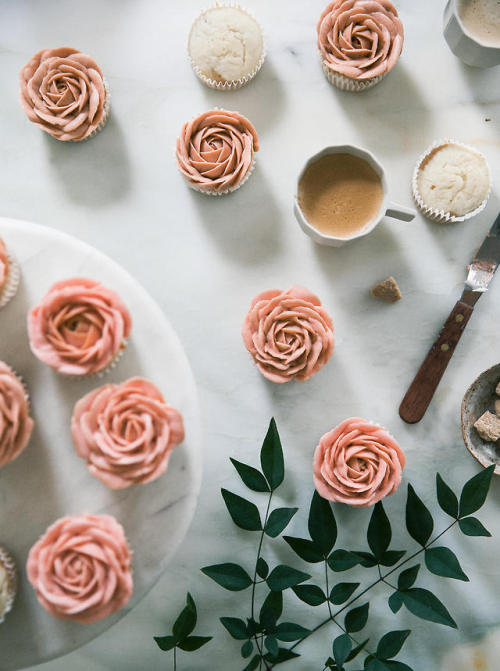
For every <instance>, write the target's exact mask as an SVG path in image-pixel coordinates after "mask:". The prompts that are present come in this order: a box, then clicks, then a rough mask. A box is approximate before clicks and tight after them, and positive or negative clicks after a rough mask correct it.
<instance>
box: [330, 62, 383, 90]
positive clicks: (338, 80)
mask: <svg viewBox="0 0 500 671" xmlns="http://www.w3.org/2000/svg"><path fill="white" fill-rule="evenodd" d="M319 58H320V62H321V68H322V70H323V72H324V74H325V77H326V78H327V79H328V81H329V82H330V84H333V86H336V87H337V88H338V89H341V90H342V91H351V92H352V93H360V92H361V91H366V90H367V89H371V88H372V87H373V86H375V85H376V84H378V83H379V82H380V81H382V79H384V77H385V76H386V75H387V72H385V73H384V74H383V75H377V76H376V77H371V78H370V79H354V77H346V75H343V74H341V73H340V72H335V71H334V70H331V69H330V68H329V67H328V65H327V64H326V62H325V61H324V60H323V57H322V55H321V53H319Z"/></svg>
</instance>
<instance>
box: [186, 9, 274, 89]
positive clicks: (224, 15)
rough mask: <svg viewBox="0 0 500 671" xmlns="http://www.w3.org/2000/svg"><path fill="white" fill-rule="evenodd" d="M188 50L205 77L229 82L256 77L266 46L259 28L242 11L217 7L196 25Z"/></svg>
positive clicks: (202, 17) (192, 31) (203, 15)
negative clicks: (251, 76) (253, 75)
mask: <svg viewBox="0 0 500 671" xmlns="http://www.w3.org/2000/svg"><path fill="white" fill-rule="evenodd" d="M188 50H189V55H190V57H191V60H192V62H193V65H194V66H195V67H197V68H198V69H199V70H200V72H201V73H202V74H203V75H205V76H206V77H208V78H210V79H213V80H214V81H217V82H230V81H234V80H238V79H242V78H244V77H248V76H249V75H251V74H253V73H254V71H255V70H256V69H257V67H258V65H259V63H260V61H261V58H262V54H263V50H264V42H263V39H262V32H261V29H260V26H259V24H258V23H257V21H256V20H255V19H254V18H253V17H252V16H251V15H250V14H248V13H247V12H246V11H245V10H244V9H243V8H241V7H232V6H231V7H230V6H216V7H212V8H211V9H208V10H206V11H205V12H203V13H202V14H201V15H200V16H199V17H198V18H197V19H196V21H195V22H194V24H193V26H192V28H191V33H190V35H189V44H188Z"/></svg>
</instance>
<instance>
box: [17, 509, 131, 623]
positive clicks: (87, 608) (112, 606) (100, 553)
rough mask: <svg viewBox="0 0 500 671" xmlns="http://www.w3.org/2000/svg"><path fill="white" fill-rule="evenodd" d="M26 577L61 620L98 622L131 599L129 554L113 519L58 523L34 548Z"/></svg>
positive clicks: (67, 519) (80, 518)
mask: <svg viewBox="0 0 500 671" xmlns="http://www.w3.org/2000/svg"><path fill="white" fill-rule="evenodd" d="M26 571H27V574H28V580H29V581H30V583H31V585H32V587H33V589H34V590H35V592H36V595H37V597H38V601H39V602H40V603H41V605H42V606H43V607H44V608H45V610H46V611H47V612H48V613H50V615H53V616H54V617H57V618H59V619H61V620H74V621H75V622H81V623H82V624H89V623H91V622H97V621H98V620H102V619H103V618H105V617H108V615H111V614H112V613H115V612H116V611H118V610H120V608H123V606H124V605H125V604H126V603H127V601H128V600H129V599H130V596H131V594H132V587H133V584H132V574H131V552H130V549H129V546H128V543H127V539H126V538H125V532H124V531H123V527H122V526H121V525H120V524H119V523H118V522H117V521H116V520H115V518H114V517H111V516H110V515H80V516H78V517H63V518H61V519H59V520H57V521H56V522H54V524H52V525H51V526H50V527H49V528H48V529H47V531H46V532H45V533H44V535H43V536H42V537H41V538H40V539H39V540H38V541H37V542H36V543H35V544H34V545H33V547H32V548H31V550H30V552H29V555H28V561H27V563H26Z"/></svg>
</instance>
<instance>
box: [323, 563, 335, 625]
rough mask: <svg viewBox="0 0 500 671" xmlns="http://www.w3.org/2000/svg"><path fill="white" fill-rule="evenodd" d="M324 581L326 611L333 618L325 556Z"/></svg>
mask: <svg viewBox="0 0 500 671" xmlns="http://www.w3.org/2000/svg"><path fill="white" fill-rule="evenodd" d="M325 583H326V603H327V604H328V612H329V613H330V617H331V618H332V619H333V615H332V606H331V603H330V586H329V584H328V564H327V561H326V558H325Z"/></svg>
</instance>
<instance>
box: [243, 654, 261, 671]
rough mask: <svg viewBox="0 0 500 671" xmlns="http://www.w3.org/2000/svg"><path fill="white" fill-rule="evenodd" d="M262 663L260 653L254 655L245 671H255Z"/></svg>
mask: <svg viewBox="0 0 500 671" xmlns="http://www.w3.org/2000/svg"><path fill="white" fill-rule="evenodd" d="M259 664H260V655H254V656H253V657H252V659H251V660H250V663H249V664H247V665H246V666H245V668H244V669H243V671H255V669H256V668H257V667H258V666H259Z"/></svg>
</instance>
